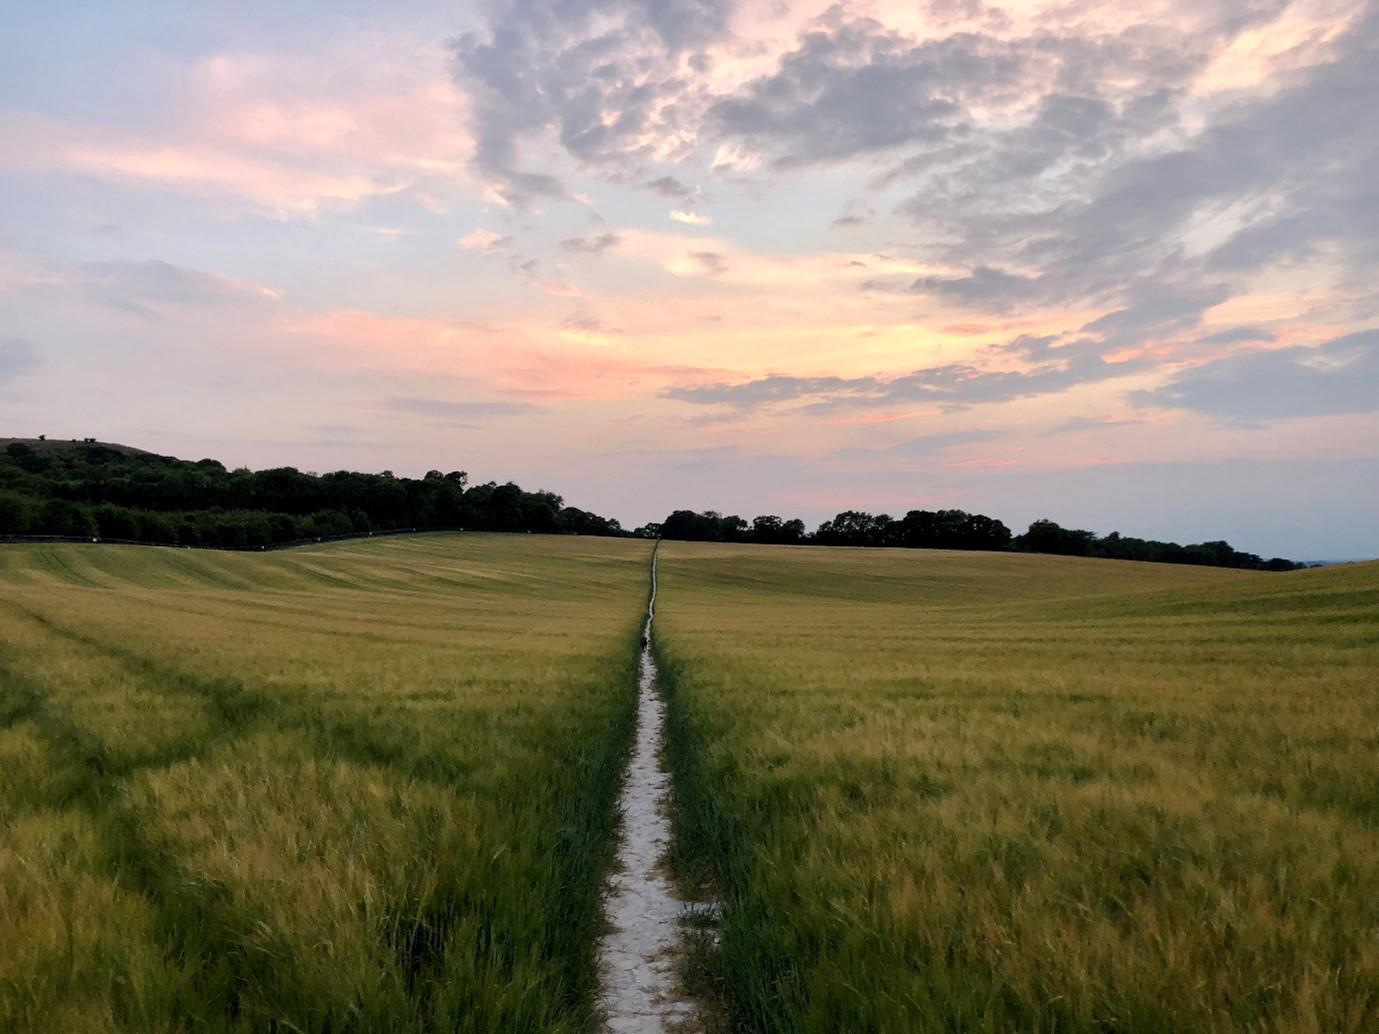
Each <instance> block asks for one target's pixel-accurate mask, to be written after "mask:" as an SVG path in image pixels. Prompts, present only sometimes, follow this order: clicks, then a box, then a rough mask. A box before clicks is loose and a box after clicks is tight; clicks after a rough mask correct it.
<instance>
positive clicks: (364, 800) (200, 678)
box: [0, 535, 650, 1032]
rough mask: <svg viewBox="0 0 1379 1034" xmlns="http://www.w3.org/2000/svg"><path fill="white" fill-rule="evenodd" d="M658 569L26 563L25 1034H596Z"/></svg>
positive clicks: (22, 606)
mask: <svg viewBox="0 0 1379 1034" xmlns="http://www.w3.org/2000/svg"><path fill="white" fill-rule="evenodd" d="M649 555H650V544H649V543H645V542H636V541H626V540H608V539H584V538H573V537H571V538H536V537H531V536H483V535H463V536H449V535H435V536H425V537H417V538H410V539H390V540H386V541H364V542H352V543H346V544H336V545H331V546H322V547H313V548H310V549H305V550H299V551H293V552H290V553H275V554H266V555H246V554H222V553H204V552H199V551H189V550H162V549H149V548H137V547H135V548H124V547H115V546H81V545H72V546H53V547H28V546H25V547H18V546H10V547H5V548H0V1030H4V1031H7V1032H8V1031H14V1032H21V1031H38V1030H43V1031H48V1030H64V1031H78V1030H80V1031H99V1030H127V1031H141V1032H142V1031H172V1030H186V1029H191V1028H195V1029H197V1030H207V1031H219V1030H262V1029H268V1028H271V1027H275V1028H276V1029H282V1030H291V1031H327V1030H330V1031H341V1030H352V1031H384V1030H387V1031H407V1030H414V1031H419V1030H432V1029H445V1030H452V1029H453V1030H462V1031H475V1032H487V1031H522V1030H532V1031H538V1030H539V1031H565V1030H585V1029H588V1028H589V1027H590V1026H591V1024H592V1019H591V1016H592V1005H591V1003H592V1001H593V995H592V987H593V983H594V980H595V972H594V959H593V950H594V948H593V945H594V943H595V940H596V938H597V936H598V933H599V931H600V929H601V926H600V922H601V920H600V912H599V895H600V892H601V887H602V882H603V879H604V874H605V871H606V867H607V864H608V862H609V859H610V857H611V849H612V844H611V836H610V833H611V829H612V823H613V819H614V805H615V798H616V792H617V789H618V785H619V779H620V776H621V766H622V762H623V760H624V758H625V756H626V750H627V746H628V743H629V740H630V735H631V729H632V720H633V706H634V696H633V688H634V682H635V668H636V653H637V637H638V634H639V625H640V621H641V617H642V613H643V610H644V607H645V601H646V593H647V577H646V575H647V567H646V565H647V560H648V557H649Z"/></svg>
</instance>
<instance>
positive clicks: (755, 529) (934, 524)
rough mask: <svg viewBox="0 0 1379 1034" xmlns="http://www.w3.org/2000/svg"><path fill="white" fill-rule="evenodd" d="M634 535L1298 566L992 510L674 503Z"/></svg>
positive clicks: (1221, 547) (1223, 546) (1227, 548)
mask: <svg viewBox="0 0 1379 1034" xmlns="http://www.w3.org/2000/svg"><path fill="white" fill-rule="evenodd" d="M635 534H637V535H641V536H645V537H649V538H656V537H660V538H667V539H682V540H687V541H691V542H763V543H772V544H776V545H803V544H812V545H816V546H898V547H903V548H909V549H980V550H997V551H1001V550H1011V551H1016V552H1023V553H1054V554H1058V555H1062V556H1086V557H1104V558H1107V559H1111V560H1146V561H1151V562H1154V563H1165V564H1197V565H1199V566H1203V567H1234V568H1240V569H1242V570H1251V571H1291V570H1293V569H1294V568H1297V567H1299V566H1301V565H1299V564H1296V563H1294V562H1293V561H1291V560H1285V559H1283V558H1282V557H1274V558H1272V559H1269V560H1265V559H1264V558H1263V557H1260V556H1258V555H1257V554H1254V553H1243V552H1241V551H1240V550H1237V549H1234V548H1232V547H1231V545H1230V544H1229V543H1227V542H1199V543H1196V544H1193V545H1188V546H1183V545H1179V544H1178V543H1176V542H1158V541H1155V540H1153V539H1139V538H1132V537H1130V536H1127V535H1121V534H1120V533H1119V532H1115V531H1113V532H1111V534H1109V535H1097V534H1096V533H1095V532H1091V531H1085V530H1082V529H1080V528H1064V527H1061V526H1059V525H1058V524H1055V523H1054V522H1053V521H1050V520H1038V521H1035V522H1034V523H1033V524H1031V525H1030V526H1029V529H1028V530H1027V531H1026V532H1025V533H1024V534H1022V535H1013V534H1012V533H1011V531H1010V529H1009V528H1007V527H1006V526H1005V524H1003V523H1002V522H1001V521H998V520H996V519H995V518H994V517H987V516H985V515H983V514H979V513H967V512H965V511H963V510H911V511H910V512H909V513H907V514H906V515H905V516H904V517H902V518H900V519H898V520H897V519H896V518H894V517H891V516H890V515H889V514H884V513H880V514H871V513H864V512H862V511H860V510H844V511H843V512H842V513H840V514H838V515H837V516H836V517H833V518H832V519H830V520H827V521H824V522H823V523H822V524H820V525H819V527H818V528H817V529H815V530H814V531H813V532H809V531H807V530H806V529H805V524H804V522H803V521H801V520H798V519H794V520H784V519H782V518H780V517H778V516H776V515H774V514H769V515H766V516H763V517H757V518H755V519H754V520H753V521H752V522H751V523H750V524H749V523H748V522H747V521H746V520H745V519H743V518H741V517H737V516H724V515H722V514H719V513H715V512H713V511H711V510H710V511H706V512H704V513H695V512H693V511H692V510H676V511H675V512H674V513H672V514H671V515H670V516H669V517H667V518H666V519H665V520H664V521H662V522H661V523H660V524H648V525H645V526H643V527H641V528H638V529H637V530H636V532H635Z"/></svg>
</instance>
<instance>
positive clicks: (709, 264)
mask: <svg viewBox="0 0 1379 1034" xmlns="http://www.w3.org/2000/svg"><path fill="white" fill-rule="evenodd" d="M690 257H691V258H693V259H694V260H695V261H696V262H698V263H699V264H700V265H701V266H703V267H704V272H705V273H707V274H708V275H709V276H718V275H719V274H721V273H723V272H724V271H726V270H727V268H728V262H727V260H726V259H725V258H724V257H723V256H722V255H720V254H719V253H718V252H716V251H693V252H690Z"/></svg>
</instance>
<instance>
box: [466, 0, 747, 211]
mask: <svg viewBox="0 0 1379 1034" xmlns="http://www.w3.org/2000/svg"><path fill="white" fill-rule="evenodd" d="M728 13H729V4H728V2H727V0H590V2H585V3H576V2H573V0H556V2H554V3H538V2H536V0H508V2H504V3H497V4H494V5H493V6H491V7H490V9H489V17H488V29H487V31H486V32H484V33H467V34H465V35H463V36H461V37H459V38H458V39H456V40H454V41H452V44H451V50H452V53H453V55H454V62H455V65H454V67H455V74H456V76H457V78H458V79H459V80H460V82H461V83H462V84H463V85H464V87H465V88H466V91H467V92H468V93H469V95H470V96H471V97H472V98H473V99H474V102H475V103H474V122H473V131H474V136H475V156H474V163H475V166H476V167H477V169H478V170H479V172H481V173H482V174H483V175H484V176H486V177H488V178H489V179H490V180H492V181H493V182H494V186H495V189H496V190H498V191H499V192H500V193H501V194H503V195H504V197H505V198H507V199H508V200H509V201H511V202H513V203H515V204H524V203H526V202H528V201H530V200H532V199H533V198H542V197H545V198H556V199H568V198H569V197H570V194H569V191H568V190H567V188H566V187H565V185H564V184H563V183H562V182H561V181H560V180H559V179H558V178H557V177H556V176H553V175H551V174H549V173H538V172H533V171H531V170H530V168H527V167H526V166H525V163H524V160H523V157H522V154H521V150H522V146H523V144H524V143H525V142H527V141H528V140H532V139H535V138H536V137H538V136H540V135H541V134H542V133H544V132H546V131H548V130H552V129H553V130H555V131H556V133H557V135H558V138H559V140H560V143H561V146H562V147H563V149H564V150H565V152H566V153H568V154H569V155H570V156H571V157H573V158H574V159H575V160H576V161H578V162H581V163H584V164H586V165H590V166H595V167H598V168H600V169H602V170H603V171H605V172H607V173H609V174H611V175H613V176H615V177H620V178H624V179H626V178H627V177H629V176H631V175H633V174H634V173H635V171H636V168H637V166H638V165H639V164H640V163H641V162H643V161H645V160H647V159H648V158H649V156H650V152H649V150H647V145H646V143H645V141H646V138H647V136H648V134H650V133H653V132H655V131H656V130H664V131H666V132H676V131H678V130H679V129H680V128H681V126H682V124H683V121H684V120H685V119H686V118H688V117H689V116H688V115H687V114H686V113H685V112H684V111H683V110H682V106H681V105H680V104H679V103H677V101H678V100H679V99H680V98H682V97H685V96H687V95H688V94H689V93H690V91H691V90H692V89H693V87H692V84H691V83H690V82H689V81H688V80H687V79H686V78H685V77H684V76H683V75H682V74H681V59H682V58H683V57H685V56H686V55H688V57H689V63H690V65H691V67H694V66H695V65H696V64H700V65H702V62H698V61H696V54H697V52H698V51H697V48H702V46H703V45H704V44H705V43H706V42H707V41H709V40H712V39H714V38H717V37H719V36H721V35H722V34H723V33H724V32H726V27H727V17H728Z"/></svg>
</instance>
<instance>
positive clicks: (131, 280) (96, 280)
mask: <svg viewBox="0 0 1379 1034" xmlns="http://www.w3.org/2000/svg"><path fill="white" fill-rule="evenodd" d="M71 283H72V285H73V286H74V287H75V289H76V290H77V291H79V292H80V293H82V294H84V295H86V296H87V297H89V298H91V299H92V300H94V301H96V302H99V303H100V304H102V305H106V306H109V307H111V308H115V309H120V310H122V311H125V312H130V313H133V314H135V315H138V316H142V317H145V318H147V319H156V318H157V317H158V315H159V309H160V308H162V307H165V306H174V307H185V308H203V309H206V308H217V307H224V306H234V307H239V306H244V305H259V304H264V303H266V302H268V301H269V295H267V294H265V293H264V292H263V291H261V290H259V289H257V288H255V287H252V286H250V285H247V284H242V283H239V282H238V281H235V280H231V279H229V278H227V277H222V276H216V275H214V274H212V273H203V272H200V271H199V270H195V269H186V268H184V267H182V266H175V265H173V264H171V263H169V262H163V261H161V260H159V259H148V260H146V261H142V262H88V263H85V264H83V265H81V266H79V267H77V268H75V269H74V270H73V271H72V277H71Z"/></svg>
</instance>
